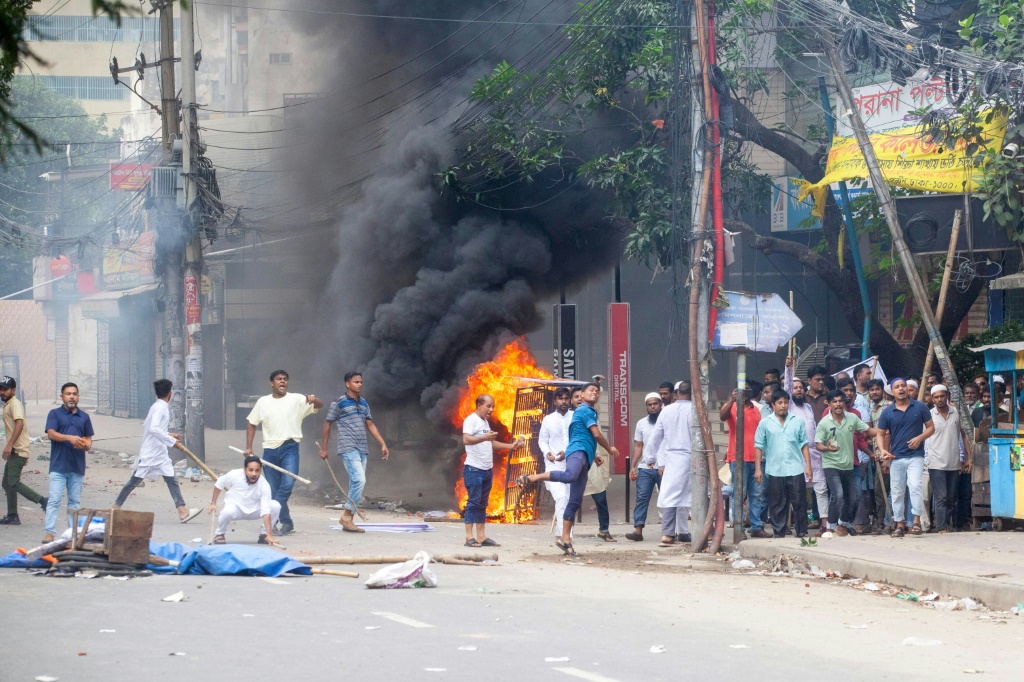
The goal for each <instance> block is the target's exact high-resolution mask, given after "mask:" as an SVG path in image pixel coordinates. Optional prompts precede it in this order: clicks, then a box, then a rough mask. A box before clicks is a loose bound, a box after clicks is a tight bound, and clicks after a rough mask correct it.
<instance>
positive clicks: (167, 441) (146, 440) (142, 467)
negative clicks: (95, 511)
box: [113, 379, 200, 523]
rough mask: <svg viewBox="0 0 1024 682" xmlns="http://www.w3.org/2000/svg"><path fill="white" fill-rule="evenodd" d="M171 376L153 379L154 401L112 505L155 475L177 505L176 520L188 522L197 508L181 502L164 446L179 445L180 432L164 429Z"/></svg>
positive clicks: (118, 504) (168, 417)
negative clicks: (131, 466)
mask: <svg viewBox="0 0 1024 682" xmlns="http://www.w3.org/2000/svg"><path fill="white" fill-rule="evenodd" d="M171 387H172V384H171V380H170V379H157V380H156V381H154V382H153V390H154V391H156V402H155V403H153V405H152V406H151V407H150V408H149V414H147V415H146V421H145V423H144V424H143V425H142V445H141V447H139V456H138V457H137V458H136V460H135V468H134V469H133V470H132V475H131V477H130V478H129V479H128V482H127V483H125V484H124V487H123V488H121V492H120V493H119V494H118V496H117V500H116V501H115V502H114V507H113V508H114V509H120V508H121V505H123V504H124V503H125V501H126V500H127V499H128V496H129V495H131V494H132V491H133V490H135V489H136V488H137V487H139V485H140V484H141V483H142V479H144V478H149V479H151V480H154V481H155V480H156V477H157V476H160V477H162V478H163V479H164V483H166V484H167V490H169V491H170V493H171V499H172V500H174V506H175V507H177V508H178V520H180V521H181V522H182V523H188V522H189V521H191V520H192V519H194V518H195V517H197V516H198V515H199V512H200V510H199V509H189V508H188V507H186V506H185V499H184V498H183V497H182V496H181V487H180V486H179V485H178V479H177V478H175V476H174V464H172V463H171V458H170V456H168V454H167V448H172V447H173V448H177V449H179V450H180V449H181V448H182V445H181V436H179V435H178V434H176V433H168V431H167V429H168V427H169V426H170V424H171V410H170V408H169V407H168V403H169V402H170V401H171Z"/></svg>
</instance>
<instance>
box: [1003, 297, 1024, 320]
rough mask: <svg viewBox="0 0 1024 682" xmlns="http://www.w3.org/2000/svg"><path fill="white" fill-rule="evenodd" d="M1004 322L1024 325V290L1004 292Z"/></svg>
mask: <svg viewBox="0 0 1024 682" xmlns="http://www.w3.org/2000/svg"><path fill="white" fill-rule="evenodd" d="M1003 322H1021V323H1024V289H1006V290H1004V291H1003Z"/></svg>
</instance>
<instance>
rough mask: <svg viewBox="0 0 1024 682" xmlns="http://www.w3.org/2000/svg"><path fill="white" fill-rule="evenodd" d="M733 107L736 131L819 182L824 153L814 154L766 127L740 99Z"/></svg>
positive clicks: (808, 177)
mask: <svg viewBox="0 0 1024 682" xmlns="http://www.w3.org/2000/svg"><path fill="white" fill-rule="evenodd" d="M733 108H734V110H735V111H736V132H737V133H739V134H740V135H741V136H743V137H744V138H745V139H747V140H749V141H751V142H753V143H754V144H756V145H757V146H759V147H763V148H764V149H767V150H768V151H770V152H772V153H775V154H778V155H779V156H781V157H782V158H784V159H785V160H786V161H789V162H790V163H791V164H793V165H794V166H795V167H796V169H797V170H799V171H800V174H801V175H803V176H804V178H805V179H807V180H810V181H811V182H817V181H818V180H821V179H822V178H823V177H824V176H825V173H824V170H823V169H822V167H821V157H822V154H821V153H820V152H819V153H813V154H812V153H811V152H809V151H807V150H806V149H804V148H803V146H801V145H800V143H798V142H796V141H794V140H791V139H790V138H789V137H786V136H785V135H782V134H781V133H779V132H777V131H775V130H772V129H771V128H767V127H765V126H764V125H763V124H762V123H761V122H760V121H758V120H757V117H756V116H754V114H753V113H752V112H751V111H750V109H748V108H747V106H746V105H745V104H743V103H742V102H740V101H739V100H733Z"/></svg>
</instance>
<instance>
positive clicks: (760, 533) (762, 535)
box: [750, 528, 771, 539]
mask: <svg viewBox="0 0 1024 682" xmlns="http://www.w3.org/2000/svg"><path fill="white" fill-rule="evenodd" d="M750 537H752V538H759V539H764V538H770V537H771V535H768V533H765V532H764V528H758V529H757V530H755V531H753V532H751V533H750Z"/></svg>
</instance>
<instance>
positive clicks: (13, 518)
mask: <svg viewBox="0 0 1024 682" xmlns="http://www.w3.org/2000/svg"><path fill="white" fill-rule="evenodd" d="M20 525H21V519H19V518H18V515H17V514H8V515H7V516H5V517H3V518H2V519H0V526H20Z"/></svg>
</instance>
